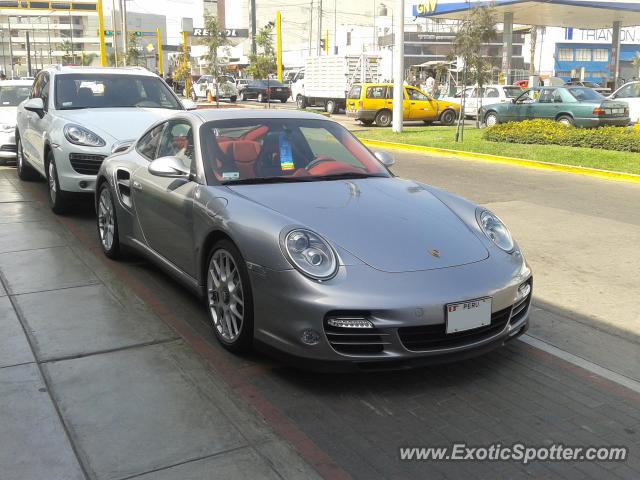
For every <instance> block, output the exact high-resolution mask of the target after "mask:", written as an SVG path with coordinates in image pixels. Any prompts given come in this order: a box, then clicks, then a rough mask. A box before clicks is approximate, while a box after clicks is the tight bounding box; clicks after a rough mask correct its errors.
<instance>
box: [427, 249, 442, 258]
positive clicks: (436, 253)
mask: <svg viewBox="0 0 640 480" xmlns="http://www.w3.org/2000/svg"><path fill="white" fill-rule="evenodd" d="M429 253H430V254H431V256H432V257H436V258H440V252H439V251H438V250H436V249H435V248H434V249H433V250H431V251H430V252H429Z"/></svg>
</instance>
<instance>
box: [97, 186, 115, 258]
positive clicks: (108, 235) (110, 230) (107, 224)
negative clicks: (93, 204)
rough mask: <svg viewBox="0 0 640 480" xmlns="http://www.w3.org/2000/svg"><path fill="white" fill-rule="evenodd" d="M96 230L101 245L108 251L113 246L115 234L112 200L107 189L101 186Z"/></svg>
mask: <svg viewBox="0 0 640 480" xmlns="http://www.w3.org/2000/svg"><path fill="white" fill-rule="evenodd" d="M98 230H99V232H100V242H101V243H102V247H103V248H104V249H105V250H106V251H109V250H111V247H113V239H114V236H115V220H114V215H113V202H112V201H111V195H109V190H107V189H106V188H103V189H102V191H101V192H100V200H99V202H98Z"/></svg>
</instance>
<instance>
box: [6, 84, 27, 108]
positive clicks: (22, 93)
mask: <svg viewBox="0 0 640 480" xmlns="http://www.w3.org/2000/svg"><path fill="white" fill-rule="evenodd" d="M29 93H31V87H30V86H28V85H3V86H0V107H17V106H18V105H19V104H20V103H21V102H22V101H23V100H25V99H26V98H28V97H29Z"/></svg>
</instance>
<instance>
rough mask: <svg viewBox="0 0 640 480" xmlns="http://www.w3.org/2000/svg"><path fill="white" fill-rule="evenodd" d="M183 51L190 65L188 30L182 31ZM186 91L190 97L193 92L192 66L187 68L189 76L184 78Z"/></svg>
mask: <svg viewBox="0 0 640 480" xmlns="http://www.w3.org/2000/svg"><path fill="white" fill-rule="evenodd" d="M182 52H183V53H184V60H185V62H187V65H189V46H188V45H187V32H182ZM184 93H185V95H186V96H187V98H189V95H190V93H191V66H190V65H189V67H188V68H187V78H185V80H184Z"/></svg>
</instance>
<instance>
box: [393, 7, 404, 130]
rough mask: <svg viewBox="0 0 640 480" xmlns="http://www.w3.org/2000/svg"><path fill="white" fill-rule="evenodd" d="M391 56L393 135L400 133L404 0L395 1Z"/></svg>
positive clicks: (402, 91)
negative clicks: (392, 52) (392, 51)
mask: <svg viewBox="0 0 640 480" xmlns="http://www.w3.org/2000/svg"><path fill="white" fill-rule="evenodd" d="M393 13H394V15H395V18H394V23H395V26H394V29H393V30H394V32H393V36H394V45H393V49H394V50H395V52H394V55H393V57H394V58H393V117H392V118H393V120H392V121H393V125H392V130H393V132H394V133H401V132H402V117H403V108H402V103H403V100H404V0H396V8H395V9H394V12H393Z"/></svg>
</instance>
